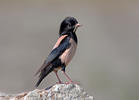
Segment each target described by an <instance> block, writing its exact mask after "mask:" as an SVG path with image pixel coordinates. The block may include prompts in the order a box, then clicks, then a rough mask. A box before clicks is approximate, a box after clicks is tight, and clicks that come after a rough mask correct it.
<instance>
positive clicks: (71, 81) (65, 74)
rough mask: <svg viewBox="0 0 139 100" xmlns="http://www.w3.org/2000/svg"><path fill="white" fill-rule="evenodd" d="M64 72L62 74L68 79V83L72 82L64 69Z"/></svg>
mask: <svg viewBox="0 0 139 100" xmlns="http://www.w3.org/2000/svg"><path fill="white" fill-rule="evenodd" d="M62 72H63V73H64V75H65V76H66V78H67V79H68V80H69V82H68V83H73V81H72V80H71V78H70V77H69V76H68V75H67V74H66V73H65V71H62Z"/></svg>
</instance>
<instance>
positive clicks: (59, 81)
mask: <svg viewBox="0 0 139 100" xmlns="http://www.w3.org/2000/svg"><path fill="white" fill-rule="evenodd" d="M54 72H55V74H56V77H57V79H58V82H57V83H59V84H61V83H62V81H61V80H60V78H59V76H58V74H57V71H54Z"/></svg>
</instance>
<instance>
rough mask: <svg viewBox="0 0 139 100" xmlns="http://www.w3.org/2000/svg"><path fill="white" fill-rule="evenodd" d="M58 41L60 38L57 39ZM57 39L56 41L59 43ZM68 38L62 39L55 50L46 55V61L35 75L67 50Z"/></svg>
mask: <svg viewBox="0 0 139 100" xmlns="http://www.w3.org/2000/svg"><path fill="white" fill-rule="evenodd" d="M59 39H60V38H59ZM59 39H58V41H59ZM69 40H70V37H68V36H66V37H64V38H63V39H62V40H61V42H60V43H59V45H58V46H57V47H56V48H53V50H52V52H51V53H50V54H49V55H48V57H47V59H46V60H45V61H44V63H43V65H42V66H41V67H40V69H39V70H38V71H37V73H36V74H35V75H37V74H38V73H39V72H41V71H42V70H43V69H44V68H46V67H48V66H49V65H50V64H51V63H52V62H53V61H55V60H56V59H57V58H58V57H59V56H60V55H61V54H62V53H63V52H64V51H65V50H66V49H67V48H69V46H70V43H69Z"/></svg>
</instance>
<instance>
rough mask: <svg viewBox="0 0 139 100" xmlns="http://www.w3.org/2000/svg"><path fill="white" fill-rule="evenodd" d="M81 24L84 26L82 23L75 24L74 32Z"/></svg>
mask: <svg viewBox="0 0 139 100" xmlns="http://www.w3.org/2000/svg"><path fill="white" fill-rule="evenodd" d="M81 26H82V25H80V24H76V25H75V28H74V30H73V32H76V30H77V28H78V27H81Z"/></svg>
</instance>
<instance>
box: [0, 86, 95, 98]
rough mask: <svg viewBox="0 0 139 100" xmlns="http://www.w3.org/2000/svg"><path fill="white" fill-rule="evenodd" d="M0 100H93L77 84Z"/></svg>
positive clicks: (0, 96) (53, 87)
mask: <svg viewBox="0 0 139 100" xmlns="http://www.w3.org/2000/svg"><path fill="white" fill-rule="evenodd" d="M0 100H93V96H89V95H88V94H87V93H86V92H85V91H84V89H83V88H81V87H80V86H79V85H77V84H56V85H54V86H52V87H50V88H47V89H41V90H40V89H35V90H33V91H30V92H24V93H21V94H16V95H6V94H4V95H1V94H0Z"/></svg>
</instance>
